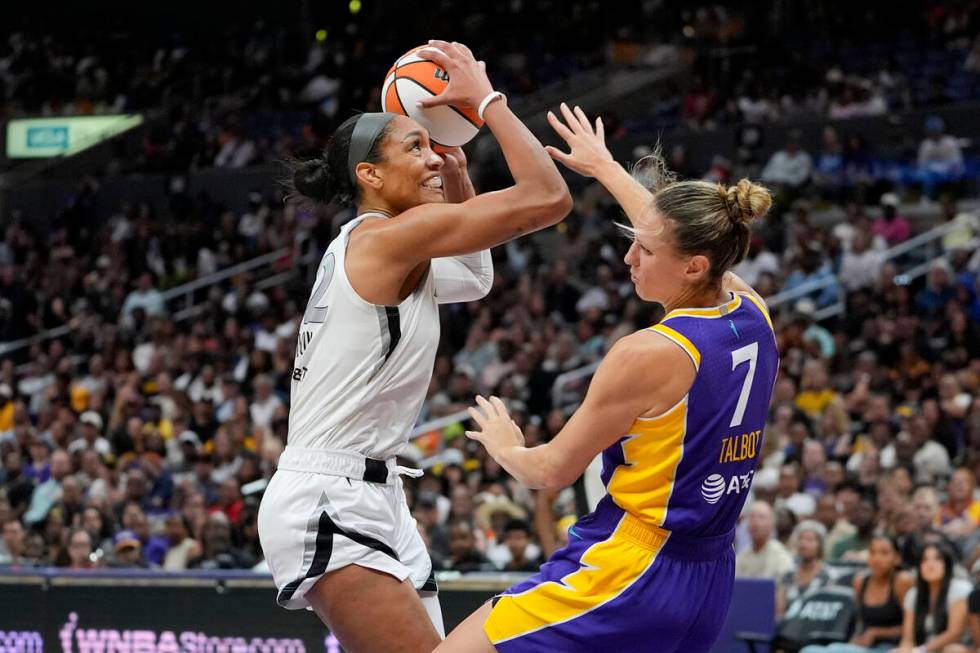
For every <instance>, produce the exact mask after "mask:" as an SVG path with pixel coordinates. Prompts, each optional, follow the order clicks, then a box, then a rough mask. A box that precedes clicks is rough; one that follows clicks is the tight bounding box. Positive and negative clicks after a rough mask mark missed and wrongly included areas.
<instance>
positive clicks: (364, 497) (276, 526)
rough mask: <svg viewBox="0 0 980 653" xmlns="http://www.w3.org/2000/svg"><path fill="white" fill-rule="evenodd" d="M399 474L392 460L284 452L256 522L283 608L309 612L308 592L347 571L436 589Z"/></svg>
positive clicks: (424, 589)
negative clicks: (350, 568) (360, 570)
mask: <svg viewBox="0 0 980 653" xmlns="http://www.w3.org/2000/svg"><path fill="white" fill-rule="evenodd" d="M365 461H366V463H367V465H366V466H365ZM311 469H316V470H317V471H308V470H311ZM301 470H302V471H301ZM324 470H327V471H324ZM399 471H403V472H404V471H405V470H401V468H397V467H396V466H395V465H394V463H393V461H389V462H387V463H385V462H380V461H372V460H369V459H365V458H363V457H358V456H355V455H351V454H346V453H342V452H326V451H319V450H304V449H295V448H292V447H286V449H285V450H284V451H283V454H282V456H281V457H280V460H279V468H278V470H277V471H276V473H275V475H274V476H273V477H272V480H271V481H270V482H269V486H268V487H267V488H266V490H265V494H264V496H263V497H262V504H261V506H260V507H259V518H258V526H259V539H260V541H261V543H262V550H263V552H264V553H265V558H266V561H267V562H268V564H269V569H270V571H271V572H272V577H273V580H274V581H275V583H276V588H277V589H278V596H277V602H278V603H279V605H281V606H283V607H284V608H287V609H290V610H297V609H301V608H306V607H309V603H308V602H307V601H306V599H305V595H306V593H307V592H308V591H309V589H310V588H311V587H313V585H314V584H315V583H316V582H317V581H318V580H319V579H320V577H321V576H323V575H324V574H326V573H328V572H331V571H334V570H337V569H341V568H343V567H346V566H347V565H360V566H362V567H367V568H369V569H375V570H377V571H381V572H384V573H386V574H390V575H391V576H394V577H395V578H397V579H398V580H399V581H403V580H405V579H406V578H408V579H411V582H412V584H413V585H414V586H415V588H416V589H417V590H419V591H420V592H435V591H436V590H437V588H436V584H435V578H434V576H433V574H432V560H431V559H430V558H429V554H428V552H427V551H426V548H425V543H424V542H423V541H422V536H421V535H420V534H419V531H418V527H417V526H416V523H415V519H414V518H413V517H412V515H411V513H410V512H409V510H408V504H407V502H406V500H405V493H404V491H403V489H402V481H401V478H400V476H399ZM337 474H347V475H337ZM364 478H372V479H373V480H363V479H364Z"/></svg>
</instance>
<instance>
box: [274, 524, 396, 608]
mask: <svg viewBox="0 0 980 653" xmlns="http://www.w3.org/2000/svg"><path fill="white" fill-rule="evenodd" d="M334 535H342V536H344V537H346V538H347V539H349V540H352V541H354V542H357V543H358V544H361V545H363V546H366V547H368V548H369V549H374V550H375V551H380V552H381V553H384V554H385V555H387V556H390V557H392V558H394V559H395V560H398V555H397V554H396V553H395V552H394V551H393V550H392V549H391V547H389V546H388V545H387V544H385V543H384V542H382V541H380V540H378V539H376V538H373V537H371V536H370V535H364V534H362V533H356V532H354V531H350V530H347V529H346V528H341V527H340V526H338V525H337V524H336V523H335V522H334V520H332V519H331V518H330V515H328V514H327V512H326V511H324V512H322V513H320V519H319V520H318V522H317V529H316V549H315V550H314V552H313V560H312V561H311V562H310V568H309V569H308V570H307V572H306V573H305V574H304V575H303V576H301V577H300V578H297V579H295V580H292V581H290V582H289V583H287V584H286V585H285V586H284V587H283V588H282V590H281V591H280V592H279V596H278V597H276V601H277V602H278V603H279V605H285V604H286V603H287V602H289V600H290V599H292V598H293V595H295V594H296V590H298V589H299V586H300V585H302V584H303V581H305V580H306V579H308V578H316V577H317V576H321V575H323V574H324V573H325V572H326V571H327V566H328V565H329V564H330V556H331V555H332V554H333V536H334Z"/></svg>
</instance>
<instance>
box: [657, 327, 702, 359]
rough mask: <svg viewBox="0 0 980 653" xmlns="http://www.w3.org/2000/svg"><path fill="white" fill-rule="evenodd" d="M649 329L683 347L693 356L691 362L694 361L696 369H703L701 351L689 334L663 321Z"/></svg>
mask: <svg viewBox="0 0 980 653" xmlns="http://www.w3.org/2000/svg"><path fill="white" fill-rule="evenodd" d="M648 330H649V331H656V332H657V333H659V334H660V335H662V336H663V337H665V338H667V339H668V340H670V341H672V342H673V343H674V344H676V345H677V346H678V347H680V348H681V349H683V350H684V351H685V352H686V353H687V355H688V356H690V357H691V362H693V363H694V369H695V370H699V369H701V352H700V351H698V348H697V347H695V346H694V343H693V342H691V341H690V340H688V339H687V336H685V335H684V334H683V333H681V332H680V331H675V330H674V329H671V328H670V327H669V326H667V325H666V324H663V323H662V322H661V323H660V324H656V325H654V326H652V327H649V329H648Z"/></svg>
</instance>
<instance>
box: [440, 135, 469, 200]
mask: <svg viewBox="0 0 980 653" xmlns="http://www.w3.org/2000/svg"><path fill="white" fill-rule="evenodd" d="M439 156H440V157H442V160H443V166H442V170H440V174H441V175H442V187H443V188H444V189H445V193H446V200H447V201H449V202H452V203H457V202H465V201H466V200H468V199H470V198H471V197H473V196H474V195H475V194H476V192H475V191H474V190H473V182H472V181H470V178H469V173H468V172H467V170H466V155H465V154H464V153H463V150H462V149H460V148H458V147H454V148H451V149H449V150H448V151H446V152H440V153H439Z"/></svg>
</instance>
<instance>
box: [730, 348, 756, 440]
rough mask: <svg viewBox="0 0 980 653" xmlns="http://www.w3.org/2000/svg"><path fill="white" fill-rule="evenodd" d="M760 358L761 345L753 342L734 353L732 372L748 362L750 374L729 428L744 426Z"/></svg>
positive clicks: (743, 385)
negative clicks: (744, 418)
mask: <svg viewBox="0 0 980 653" xmlns="http://www.w3.org/2000/svg"><path fill="white" fill-rule="evenodd" d="M758 358H759V343H758V342H753V343H750V344H748V345H745V346H744V347H739V348H738V349H736V350H735V351H733V352H732V371H733V372H734V371H735V368H736V367H738V366H739V365H741V364H742V363H744V362H746V361H748V363H749V372H748V374H746V375H745V381H744V382H743V383H742V392H740V393H739V395H738V403H737V404H735V414H734V415H732V422H731V424H729V425H728V426H729V427H733V426H739V425H741V424H742V418H743V417H745V407H746V406H748V404H749V393H750V392H751V391H752V380H753V379H755V362H756V360H757V359H758Z"/></svg>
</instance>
